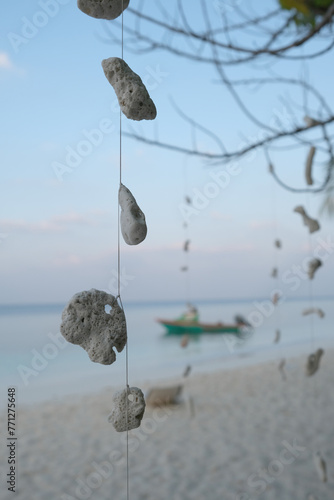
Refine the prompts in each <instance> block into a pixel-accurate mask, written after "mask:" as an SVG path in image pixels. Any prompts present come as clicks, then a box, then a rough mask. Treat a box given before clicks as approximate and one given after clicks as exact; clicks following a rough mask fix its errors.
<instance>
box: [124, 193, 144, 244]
mask: <svg viewBox="0 0 334 500" xmlns="http://www.w3.org/2000/svg"><path fill="white" fill-rule="evenodd" d="M118 201H119V204H120V207H121V231H122V236H123V238H124V241H125V243H127V244H128V245H138V244H139V243H141V242H142V241H144V239H145V238H146V235H147V226H146V220H145V215H144V213H143V212H142V211H141V210H140V208H139V206H138V204H137V202H136V200H135V198H134V196H133V194H132V193H131V191H130V190H129V189H128V188H127V187H126V186H124V184H121V185H120V188H119V192H118Z"/></svg>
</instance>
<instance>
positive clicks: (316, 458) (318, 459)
mask: <svg viewBox="0 0 334 500" xmlns="http://www.w3.org/2000/svg"><path fill="white" fill-rule="evenodd" d="M313 463H314V466H315V468H316V471H317V473H318V476H319V479H320V480H321V481H322V482H323V483H326V482H327V466H326V462H325V460H324V459H323V457H322V456H321V453H320V451H317V452H316V453H315V454H314V455H313Z"/></svg>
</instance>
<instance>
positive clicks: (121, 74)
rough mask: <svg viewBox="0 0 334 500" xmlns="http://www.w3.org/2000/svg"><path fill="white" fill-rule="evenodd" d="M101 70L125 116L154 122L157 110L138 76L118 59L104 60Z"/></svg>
mask: <svg viewBox="0 0 334 500" xmlns="http://www.w3.org/2000/svg"><path fill="white" fill-rule="evenodd" d="M102 68H103V71H104V74H105V75H106V77H107V79H108V81H109V83H110V84H111V85H112V87H113V88H114V90H115V92H116V95H117V99H118V102H119V105H120V107H121V110H122V111H123V113H124V114H125V116H126V117H127V118H130V119H131V120H137V121H138V120H154V118H155V117H156V116H157V110H156V107H155V105H154V102H153V101H152V99H151V98H150V95H149V93H148V92H147V90H146V87H145V85H144V84H143V82H142V80H141V78H140V76H139V75H137V74H136V73H134V72H133V71H132V69H131V68H130V67H129V66H128V65H127V64H126V62H125V61H123V59H120V58H119V57H110V58H109V59H104V60H103V61H102Z"/></svg>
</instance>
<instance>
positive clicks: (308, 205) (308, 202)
mask: <svg viewBox="0 0 334 500" xmlns="http://www.w3.org/2000/svg"><path fill="white" fill-rule="evenodd" d="M310 196H311V193H306V208H307V213H308V214H310V213H311V199H310ZM308 245H309V249H310V257H313V239H312V235H311V233H310V232H309V234H308ZM308 282H309V305H310V307H311V308H312V309H313V307H314V295H313V280H311V279H309V280H308ZM314 343H315V336H314V314H313V313H312V314H310V344H311V350H312V352H313V351H314V348H315V346H314Z"/></svg>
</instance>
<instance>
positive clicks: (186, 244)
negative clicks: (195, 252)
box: [183, 240, 190, 252]
mask: <svg viewBox="0 0 334 500" xmlns="http://www.w3.org/2000/svg"><path fill="white" fill-rule="evenodd" d="M189 245H190V240H186V241H185V242H184V245H183V250H184V251H185V252H188V250H189Z"/></svg>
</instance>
